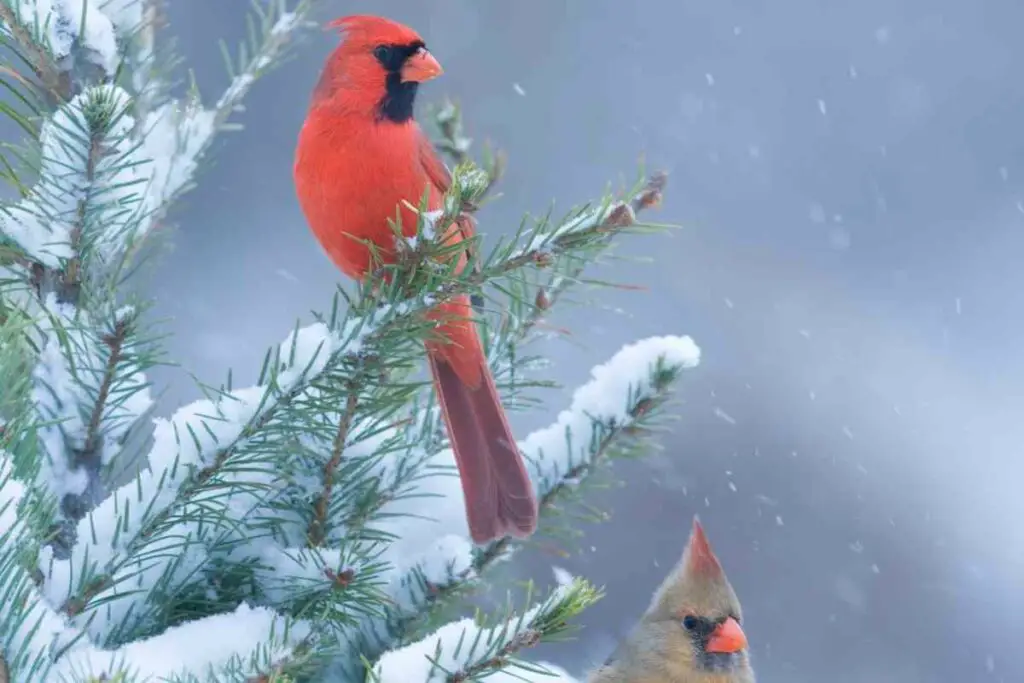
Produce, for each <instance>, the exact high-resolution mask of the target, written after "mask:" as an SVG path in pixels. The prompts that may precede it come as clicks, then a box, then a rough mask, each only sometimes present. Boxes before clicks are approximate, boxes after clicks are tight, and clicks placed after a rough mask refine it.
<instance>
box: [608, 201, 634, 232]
mask: <svg viewBox="0 0 1024 683" xmlns="http://www.w3.org/2000/svg"><path fill="white" fill-rule="evenodd" d="M634 223H636V214H634V213H633V209H632V208H631V207H630V206H629V205H628V204H619V205H617V206H616V207H615V208H614V209H612V210H611V213H609V214H608V217H607V218H605V219H604V223H603V224H602V227H603V228H606V229H617V228H628V227H629V226H631V225H633V224H634Z"/></svg>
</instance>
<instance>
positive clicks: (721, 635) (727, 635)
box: [704, 617, 747, 653]
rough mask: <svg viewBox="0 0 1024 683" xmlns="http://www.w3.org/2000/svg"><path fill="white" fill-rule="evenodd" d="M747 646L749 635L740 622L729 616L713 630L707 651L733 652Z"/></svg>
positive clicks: (705, 649)
mask: <svg viewBox="0 0 1024 683" xmlns="http://www.w3.org/2000/svg"><path fill="white" fill-rule="evenodd" d="M746 647H747V636H746V635H745V634H744V633H743V629H741V628H740V625H739V622H737V621H736V620H735V619H733V618H732V617H729V618H728V619H726V620H725V621H723V622H722V623H721V624H719V625H718V627H717V628H716V629H715V630H714V631H712V632H711V637H710V638H708V644H707V646H706V647H705V648H704V651H705V652H722V653H731V652H739V651H740V650H745V649H746Z"/></svg>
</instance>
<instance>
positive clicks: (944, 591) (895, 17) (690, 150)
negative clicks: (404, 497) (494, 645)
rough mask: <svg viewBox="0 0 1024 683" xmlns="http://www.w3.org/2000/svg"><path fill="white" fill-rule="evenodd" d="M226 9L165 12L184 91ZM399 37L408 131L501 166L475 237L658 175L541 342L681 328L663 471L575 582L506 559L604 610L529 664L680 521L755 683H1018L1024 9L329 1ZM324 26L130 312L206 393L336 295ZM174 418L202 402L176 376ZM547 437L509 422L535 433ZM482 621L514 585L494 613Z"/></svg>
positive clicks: (621, 619)
mask: <svg viewBox="0 0 1024 683" xmlns="http://www.w3.org/2000/svg"><path fill="white" fill-rule="evenodd" d="M244 5H245V3H243V2H241V0H231V1H227V0H221V1H219V2H211V1H210V0H176V2H174V3H170V19H171V22H172V24H171V27H170V32H171V33H173V34H175V35H176V36H177V37H178V40H179V41H180V45H181V48H182V52H183V53H184V55H185V56H186V57H187V58H188V61H189V64H190V66H191V67H193V68H194V69H195V70H196V75H197V77H198V82H199V86H200V88H201V90H202V91H203V94H204V96H205V97H206V98H207V99H208V100H211V99H214V98H215V97H216V96H217V95H218V94H219V92H220V91H221V89H222V88H223V87H224V86H225V84H226V83H227V75H226V73H225V71H224V69H223V67H222V60H221V57H220V53H219V50H218V48H217V45H216V40H217V39H219V38H224V39H226V40H228V41H229V43H234V42H236V41H237V40H239V39H240V38H241V37H242V35H243V31H244V23H243V12H244V9H245V8H244ZM320 7H321V10H320V12H319V18H321V19H326V18H332V17H334V16H340V15H343V14H349V13H359V12H372V13H376V14H383V15H386V16H389V17H392V18H394V19H398V20H400V21H403V22H405V23H408V24H410V25H412V26H414V27H416V28H417V29H418V30H419V31H420V32H421V33H422V34H423V35H424V37H425V38H426V40H427V43H428V45H429V46H430V47H431V48H432V51H433V52H434V53H435V54H436V55H437V56H438V58H439V59H440V60H441V62H442V64H443V65H444V66H445V69H446V74H445V76H444V77H443V78H442V79H440V80H438V81H436V82H433V83H431V84H429V85H428V86H426V87H425V89H424V90H423V91H422V93H423V94H422V96H421V107H422V105H423V104H427V103H429V102H437V101H439V100H440V99H441V98H443V97H452V98H455V99H457V100H459V101H460V102H461V103H462V104H463V107H464V113H465V117H466V122H467V126H468V129H469V130H468V132H469V134H470V135H471V136H473V137H474V138H475V139H476V140H477V142H478V143H479V142H482V141H483V140H485V139H490V140H492V141H493V142H495V143H496V144H497V145H498V146H500V147H502V148H503V149H505V150H506V151H507V152H508V154H509V157H510V166H509V169H508V173H507V176H506V178H505V180H504V182H503V185H502V190H503V192H504V196H503V198H502V199H501V200H500V201H497V202H495V203H493V204H492V205H490V206H489V207H488V208H487V209H486V212H485V213H484V215H483V216H482V229H483V231H484V233H485V235H487V236H488V237H492V238H493V237H494V236H496V235H499V234H502V233H507V232H510V231H511V230H512V229H514V228H515V227H516V226H517V225H518V224H519V221H520V218H521V216H522V214H523V213H525V212H527V211H533V212H535V213H540V212H543V211H544V210H546V209H547V208H548V206H549V205H550V203H551V202H552V201H553V200H554V201H556V202H557V207H559V208H560V209H568V208H569V207H570V206H571V205H572V204H575V203H579V202H583V201H586V200H589V199H591V198H593V197H595V196H596V195H597V194H598V193H599V192H600V191H601V190H602V189H603V188H604V187H605V184H606V183H607V182H608V181H615V182H618V181H620V180H622V179H626V180H632V179H633V178H634V176H635V172H636V168H637V163H638V160H639V159H640V158H641V156H644V157H645V158H646V162H647V164H648V165H649V167H651V168H664V169H667V170H669V171H670V172H671V181H670V182H671V184H670V190H669V193H668V196H667V201H666V202H665V204H664V206H663V208H662V209H661V210H660V212H659V213H658V214H656V215H653V216H652V218H654V219H656V220H659V221H665V222H672V223H680V224H682V225H683V226H684V228H683V229H681V230H678V231H674V232H672V233H671V234H667V235H662V236H655V237H650V238H636V239H631V240H627V241H624V242H623V243H622V245H621V249H620V253H622V254H624V255H631V256H647V257H650V258H651V259H652V261H651V263H649V264H631V263H613V264H611V265H609V266H605V267H603V268H602V269H601V270H600V271H599V272H598V274H600V275H602V276H604V277H607V278H609V279H613V280H616V281H625V282H630V283H634V284H639V285H644V286H646V287H648V288H649V291H647V292H603V293H601V295H600V299H601V306H600V307H597V308H568V309H563V310H561V311H560V312H559V314H558V315H557V316H555V317H554V319H553V320H552V322H553V323H555V324H558V325H560V326H566V327H569V328H570V329H572V330H573V333H574V337H573V341H572V343H571V344H570V343H565V342H552V343H550V344H549V345H548V347H547V348H546V349H545V351H546V352H548V353H549V354H550V356H551V358H552V360H553V361H554V366H553V369H552V371H551V372H552V373H553V376H554V377H555V378H556V379H558V380H559V381H561V382H563V383H564V384H565V385H566V386H567V387H569V388H570V389H571V387H572V386H575V385H578V384H580V383H582V382H583V381H585V380H586V378H587V375H588V370H589V368H590V367H591V366H592V365H594V364H597V363H600V362H603V361H604V360H606V359H607V358H608V357H609V356H611V354H613V353H614V352H615V351H616V350H617V349H618V348H619V347H620V346H621V345H622V344H624V343H626V342H628V341H631V340H633V339H635V338H639V337H642V336H648V335H654V334H690V335H692V336H693V337H694V338H695V340H696V341H697V342H698V344H700V346H701V347H702V349H703V352H704V356H703V362H702V364H701V365H700V367H699V368H697V369H696V370H693V371H690V372H688V373H687V374H686V375H685V376H684V377H683V380H682V383H681V389H680V393H679V399H680V400H679V402H678V403H677V404H676V405H675V406H673V408H672V410H673V411H676V412H677V413H678V415H679V418H680V419H679V421H678V422H676V423H675V424H674V425H673V429H672V431H671V432H670V433H668V434H666V435H665V436H664V438H663V439H662V440H661V444H660V445H661V446H662V449H661V450H660V452H657V453H655V454H653V455H652V456H651V457H649V458H646V459H643V460H639V461H631V462H623V463H619V464H618V465H617V466H616V468H615V472H614V474H615V475H616V477H617V478H619V479H620V480H621V481H622V482H624V485H623V486H619V487H614V488H609V489H607V490H601V491H598V492H597V493H595V494H594V495H593V497H592V502H593V503H594V504H596V505H598V506H600V507H602V508H604V509H606V510H608V512H609V513H610V515H611V516H610V519H609V520H608V521H607V522H604V523H601V524H597V525H590V526H586V527H585V528H584V529H583V530H584V532H585V535H584V537H583V538H582V539H581V541H580V543H579V545H578V547H577V548H575V549H574V551H573V552H572V553H571V554H570V555H569V556H567V557H560V556H556V555H553V554H551V553H550V552H545V551H542V550H530V551H527V552H523V553H521V554H519V555H518V556H517V558H516V560H515V562H514V563H512V564H510V565H509V566H508V567H507V568H506V569H505V573H506V575H505V576H504V577H503V578H504V579H506V580H512V579H516V580H518V579H525V578H533V579H535V580H536V581H537V582H538V583H540V584H543V585H548V584H551V583H553V582H554V576H553V572H552V567H553V566H558V567H562V568H564V569H566V570H568V571H569V572H572V573H575V574H580V575H584V576H587V577H588V578H590V579H592V580H593V581H595V582H596V583H598V584H601V585H604V586H605V587H606V588H607V591H608V597H607V598H606V599H605V600H604V601H602V602H601V603H600V604H599V605H598V606H597V607H596V608H594V609H592V610H591V611H590V612H589V613H588V615H587V616H586V619H585V620H584V629H583V630H582V631H581V632H580V633H579V637H578V638H577V639H576V640H575V641H572V642H567V643H563V644H558V645H552V646H546V647H544V648H542V651H541V652H538V653H536V657H538V658H544V659H547V660H549V661H552V662H555V663H557V664H560V665H561V666H563V667H565V668H567V669H569V670H570V671H571V672H572V673H574V674H576V675H581V674H583V673H584V672H585V671H586V670H587V669H588V668H589V667H590V666H592V665H594V664H595V663H598V662H600V661H603V659H604V658H605V657H606V656H607V655H608V654H609V653H610V651H611V650H612V649H613V648H614V646H615V644H616V642H617V641H618V639H619V638H621V637H622V636H623V635H624V634H625V632H626V630H627V629H628V628H629V627H630V625H631V624H632V623H633V622H634V621H635V619H636V618H637V616H639V614H640V613H641V612H643V610H644V609H645V608H646V606H647V604H648V600H649V597H650V594H651V592H652V591H653V590H654V588H655V587H656V586H657V584H658V583H659V582H660V580H661V578H662V577H663V576H664V574H665V573H666V572H667V571H668V569H669V567H670V566H671V564H672V563H674V562H675V561H676V560H677V559H678V555H679V553H680V551H681V550H682V547H683V544H684V543H685V540H686V536H687V533H688V530H689V525H690V519H691V516H692V515H693V514H694V513H699V514H700V515H701V518H702V520H703V521H704V523H705V526H706V528H707V530H708V533H709V535H710V538H711V541H712V543H713V544H714V546H715V549H716V551H717V553H718V555H719V556H720V558H721V560H722V562H723V564H724V566H725V568H726V571H727V572H728V574H729V577H730V579H731V580H732V582H733V584H734V586H735V588H736V590H737V591H738V593H739V595H740V597H741V599H742V602H743V605H744V610H745V616H746V624H747V625H746V628H747V632H748V635H749V637H750V639H751V643H752V648H753V655H754V660H755V665H756V667H757V670H758V674H759V680H761V681H766V682H773V681H778V682H780V683H781V682H786V683H804V682H807V683H810V682H812V681H813V682H820V681H829V682H830V683H854V682H869V681H870V682H871V683H885V682H888V681H893V682H896V681H898V682H899V683H925V682H932V681H936V682H939V681H943V682H944V681H978V682H985V681H992V682H993V683H996V682H1010V681H1017V682H1019V681H1021V680H1024V652H1022V650H1021V648H1020V647H1019V641H1020V634H1022V633H1024V615H1022V609H1024V531H1022V528H1021V525H1020V523H1019V520H1020V519H1021V518H1022V515H1024V503H1022V500H1021V496H1020V495H1018V488H1019V486H1020V484H1021V482H1022V479H1024V476H1022V475H1024V464H1022V463H1024V460H1022V458H1021V453H1020V444H1021V443H1022V442H1024V420H1022V419H1021V417H1020V416H1022V415H1024V353H1021V350H1020V346H1021V342H1022V341H1024V325H1022V322H1024V296H1022V295H1021V294H1020V293H1021V292H1022V291H1024V269H1022V268H1021V263H1022V259H1024V115H1022V114H1024V79H1022V78H1020V74H1021V73H1024V43H1022V42H1021V41H1020V39H1019V29H1020V26H1021V25H1022V22H1024V5H1022V4H1021V3H1019V2H1017V1H1016V0H986V1H985V2H965V1H959V2H957V1H954V0H861V1H860V2H856V3H852V2H851V3H835V2H832V3H826V2H821V1H820V0H785V1H781V2H779V1H776V2H767V1H766V0H716V1H715V2H700V1H697V0H677V1H674V2H669V1H668V0H661V1H660V2H655V1H654V0H637V2H633V3H625V2H613V1H612V0H514V1H512V0H506V1H503V2H502V1H499V0H491V1H489V2H472V1H471V0H432V1H431V2H429V3H425V2H419V1H416V0H374V1H373V2H370V1H368V0H367V1H356V0H321V2H320ZM335 42H336V38H335V37H334V35H332V34H330V33H321V32H314V34H313V35H310V36H308V37H307V40H305V41H304V42H303V44H302V45H300V46H298V47H297V49H296V50H295V52H294V58H293V59H292V60H291V61H290V62H289V63H287V64H286V65H284V66H282V67H281V68H279V69H278V70H276V71H274V72H272V73H271V74H270V75H268V76H267V77H266V78H265V79H263V80H262V81H261V82H260V83H259V84H258V85H257V86H256V88H255V90H254V92H253V93H252V95H251V97H250V98H249V99H248V104H247V110H246V111H245V112H244V113H243V114H241V115H240V116H239V117H238V118H237V120H238V121H240V122H242V123H244V124H245V126H246V129H245V130H244V132H241V133H236V134H229V135H225V136H222V137H221V142H220V143H219V145H218V146H217V149H216V150H215V151H214V158H215V163H214V164H213V165H211V166H209V167H208V169H207V170H206V171H205V173H206V175H205V176H204V177H203V178H201V179H200V185H199V187H198V188H197V189H196V190H195V191H194V192H192V193H191V194H189V195H188V196H187V197H186V199H185V201H184V203H183V204H181V205H180V206H179V208H178V209H177V211H176V212H175V214H174V219H175V221H176V223H177V224H178V232H177V234H176V235H175V236H174V239H173V244H174V248H173V250H172V251H171V252H170V253H169V254H168V255H167V256H166V257H164V258H163V259H162V260H161V261H159V263H158V264H157V266H156V269H155V271H153V272H151V274H150V276H149V278H148V280H147V281H146V283H145V286H146V287H147V288H149V290H150V291H151V293H152V294H153V295H155V296H156V297H157V300H158V307H157V315H159V316H161V317H168V318H170V330H171V331H172V332H173V333H174V334H175V336H174V337H173V339H172V340H171V352H172V355H173V357H174V358H175V359H176V360H177V361H179V362H181V363H182V364H183V365H184V367H185V368H186V369H188V370H189V371H191V372H194V373H195V374H196V375H197V376H198V377H200V378H202V379H204V380H206V381H210V382H218V381H220V380H221V379H222V378H223V377H224V376H225V374H226V371H227V369H228V367H233V368H234V371H235V378H236V383H238V382H245V381H248V380H252V379H254V378H255V375H256V373H257V371H258V368H259V366H260V362H261V360H262V357H263V354H264V352H265V349H266V348H267V347H268V346H269V345H271V344H274V343H277V342H279V341H280V340H281V339H282V338H283V337H284V335H285V334H286V333H287V332H288V331H289V329H290V328H291V326H292V325H293V324H294V322H295V320H296V318H300V317H301V318H303V319H304V320H308V319H309V317H308V312H309V311H310V310H311V309H323V308H324V307H325V306H326V305H327V303H328V301H329V298H330V296H331V294H332V292H333V288H334V285H335V283H336V282H337V280H338V274H337V272H336V271H335V270H334V268H333V267H332V266H331V264H330V263H329V262H328V260H327V258H326V257H325V256H323V255H322V253H321V252H320V250H319V248H318V246H317V245H316V243H315V242H314V240H313V238H312V237H311V235H310V234H309V232H308V230H307V228H306V227H305V225H304V222H303V219H302V217H301V214H300V212H299V209H298V205H297V202H296V199H295V197H294V194H293V190H292V185H291V175H290V174H291V163H292V151H293V146H294V143H295V138H296V134H297V132H298V129H299V126H300V124H301V121H302V118H303V116H304V114H305V108H306V104H307V101H308V94H309V92H310V90H311V88H312V86H313V84H314V82H315V81H316V79H317V77H318V74H319V69H320V66H321V63H322V61H323V59H324V58H325V56H326V54H327V53H328V51H329V50H330V49H331V48H332V46H333V45H334V44H335ZM155 379H156V381H157V384H158V385H159V386H169V387H170V389H169V390H168V391H167V393H166V394H165V395H164V398H163V404H162V409H161V413H162V414H168V413H169V412H170V411H171V410H172V409H173V408H174V407H175V406H176V405H178V404H180V403H181V402H182V401H187V400H192V399H194V398H197V397H198V392H197V390H196V389H195V388H194V386H193V385H192V384H191V382H190V380H189V379H188V378H187V376H185V375H184V374H183V373H181V372H180V371H175V370H171V371H166V372H164V373H162V374H161V375H160V376H158V377H156V378H155ZM569 396H570V391H569V389H567V390H566V391H565V392H562V393H557V392H553V393H552V394H551V395H550V396H549V399H550V403H549V405H550V410H551V412H550V413H549V414H530V415H516V416H515V417H514V422H515V426H516V428H517V430H518V431H520V432H521V433H522V434H523V435H524V436H525V434H526V432H527V431H528V430H529V429H532V428H534V427H537V426H541V425H543V424H545V423H547V422H548V421H550V420H551V419H552V418H553V416H554V414H555V413H556V412H557V411H558V410H559V409H561V408H562V407H564V406H565V405H566V404H567V402H568V398H569ZM499 589H500V590H499V593H497V594H498V595H503V593H501V592H500V591H501V590H503V589H504V586H499Z"/></svg>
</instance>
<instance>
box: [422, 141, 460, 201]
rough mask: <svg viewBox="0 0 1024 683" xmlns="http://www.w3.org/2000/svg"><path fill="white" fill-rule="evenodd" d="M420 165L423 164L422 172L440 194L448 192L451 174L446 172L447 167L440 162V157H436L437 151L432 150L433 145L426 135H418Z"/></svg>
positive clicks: (450, 184)
mask: <svg viewBox="0 0 1024 683" xmlns="http://www.w3.org/2000/svg"><path fill="white" fill-rule="evenodd" d="M419 151H420V163H421V164H423V170H424V171H425V172H426V174H427V177H428V178H430V182H432V183H433V184H434V187H436V188H437V189H438V190H439V191H440V192H442V193H444V192H447V191H448V190H449V188H451V186H452V174H451V172H450V171H449V170H448V167H447V166H445V165H444V162H443V161H441V157H439V156H438V155H437V150H436V149H434V143H432V142H431V141H430V138H428V137H427V136H426V135H423V134H422V133H420V150H419Z"/></svg>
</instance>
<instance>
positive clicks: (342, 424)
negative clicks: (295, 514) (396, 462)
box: [309, 386, 359, 546]
mask: <svg viewBox="0 0 1024 683" xmlns="http://www.w3.org/2000/svg"><path fill="white" fill-rule="evenodd" d="M358 400H359V398H358V394H357V393H356V388H355V387H354V386H350V387H349V388H348V400H347V401H346V402H345V409H344V411H343V412H342V415H341V419H340V420H339V421H338V432H337V434H336V435H335V437H334V444H333V447H332V448H331V457H330V459H329V460H328V461H327V464H326V465H325V466H324V485H323V486H324V487H323V492H322V493H321V494H320V495H319V496H317V499H316V503H314V505H313V519H312V520H311V521H310V524H309V544H310V546H319V545H323V544H324V541H325V540H326V528H327V515H328V512H329V510H330V504H331V491H332V490H333V488H334V477H335V473H336V472H337V469H338V465H340V464H341V455H342V452H343V451H344V450H345V443H346V441H347V440H348V436H349V429H350V428H351V427H352V420H353V418H354V417H355V412H356V406H357V405H358Z"/></svg>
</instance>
